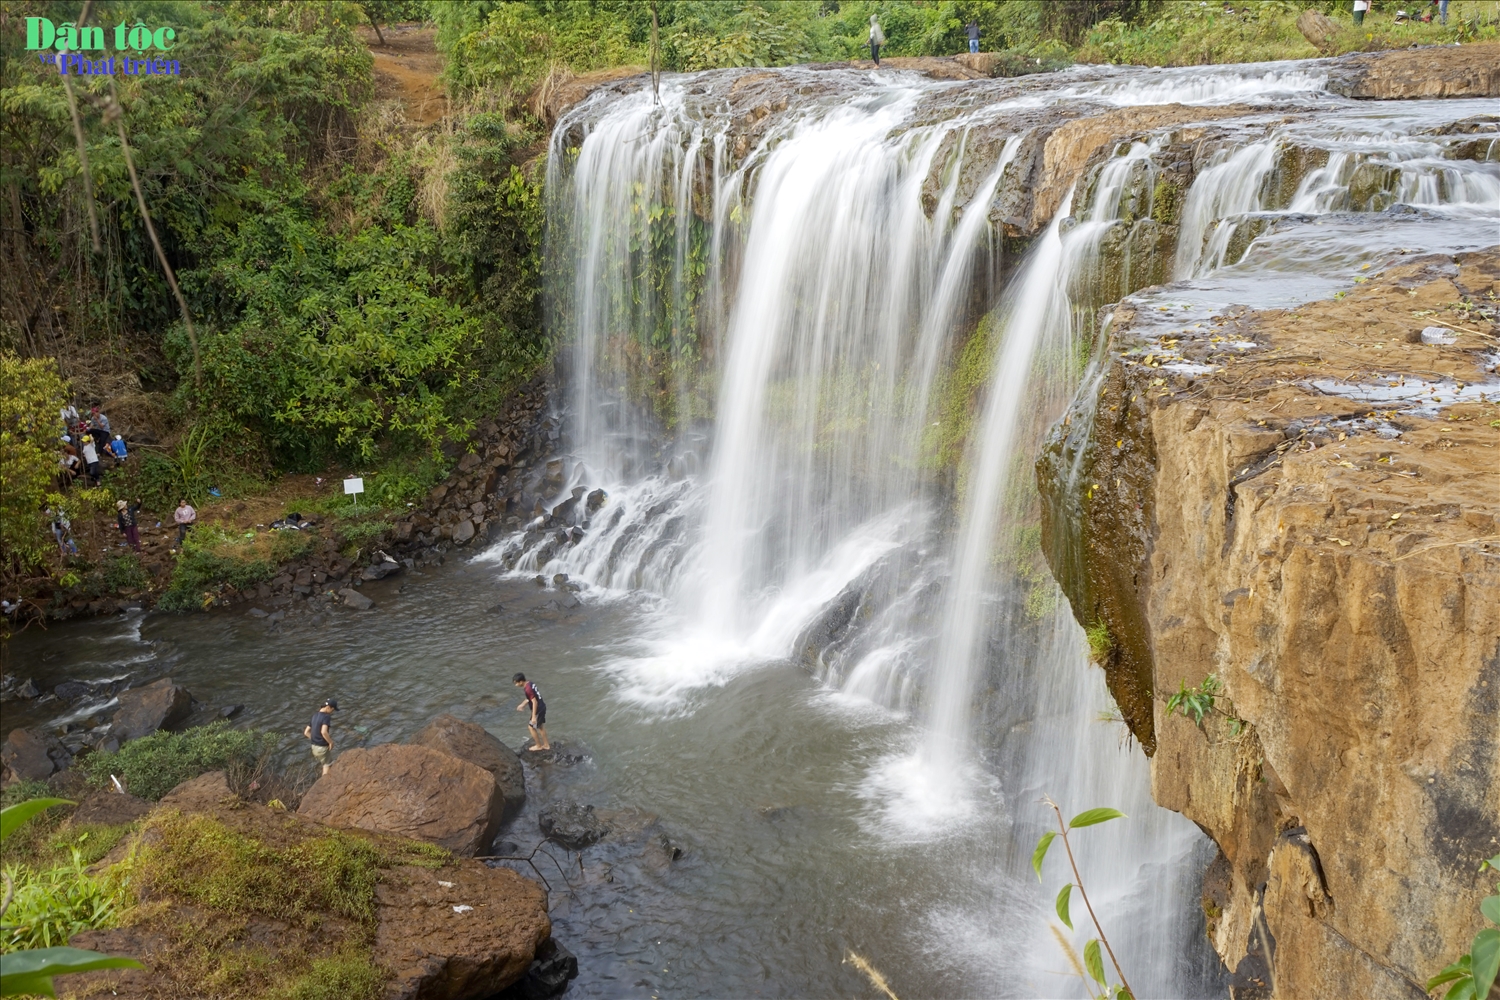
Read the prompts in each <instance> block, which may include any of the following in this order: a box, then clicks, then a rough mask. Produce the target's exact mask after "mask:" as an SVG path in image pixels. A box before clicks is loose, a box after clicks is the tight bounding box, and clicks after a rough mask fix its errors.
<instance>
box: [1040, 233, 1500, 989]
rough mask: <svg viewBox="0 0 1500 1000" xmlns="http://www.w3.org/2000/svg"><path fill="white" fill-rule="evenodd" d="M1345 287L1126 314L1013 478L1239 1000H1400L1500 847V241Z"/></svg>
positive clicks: (1457, 945)
mask: <svg viewBox="0 0 1500 1000" xmlns="http://www.w3.org/2000/svg"><path fill="white" fill-rule="evenodd" d="M1351 279H1352V280H1351V281H1350V286H1349V288H1348V289H1347V290H1346V291H1341V292H1339V293H1338V294H1337V295H1336V297H1335V298H1333V299H1329V300H1325V301H1319V302H1312V303H1308V304H1304V305H1302V306H1299V307H1296V308H1293V309H1275V310H1265V311H1245V310H1241V311H1239V312H1237V313H1232V314H1226V315H1218V316H1212V317H1207V316H1205V317H1203V318H1202V319H1201V320H1199V321H1197V322H1180V321H1174V320H1173V318H1172V313H1173V311H1174V309H1177V308H1179V307H1178V306H1176V305H1174V304H1173V303H1172V301H1171V300H1170V290H1166V291H1162V292H1160V293H1157V294H1155V295H1147V296H1141V297H1138V298H1137V299H1135V300H1128V301H1127V302H1126V303H1124V304H1122V305H1121V306H1120V307H1119V309H1118V310H1117V311H1116V313H1115V315H1114V318H1113V323H1112V325H1111V327H1110V329H1109V331H1108V333H1107V336H1106V338H1105V339H1106V340H1107V346H1106V347H1105V348H1104V350H1105V354H1104V355H1103V356H1102V357H1101V359H1100V367H1099V368H1098V369H1097V371H1096V373H1095V377H1094V378H1093V380H1092V381H1091V382H1088V383H1086V386H1085V390H1084V391H1083V392H1082V393H1080V397H1079V399H1078V400H1077V402H1076V403H1075V405H1074V406H1073V408H1072V410H1071V411H1070V412H1069V414H1068V416H1067V417H1066V418H1065V419H1064V420H1063V421H1062V422H1060V423H1059V424H1058V425H1057V426H1056V427H1055V428H1054V432H1053V434H1052V437H1051V439H1050V441H1049V443H1048V446H1047V449H1046V451H1045V453H1044V454H1043V456H1042V458H1041V459H1040V461H1039V463H1038V467H1037V469H1038V481H1039V485H1040V487H1041V491H1042V494H1043V500H1044V507H1045V519H1044V547H1045V548H1046V550H1047V554H1048V558H1049V560H1050V561H1051V564H1052V567H1053V570H1054V572H1055V574H1056V576H1057V578H1058V579H1059V581H1060V582H1061V583H1062V585H1063V588H1064V590H1065V591H1066V593H1067V595H1068V598H1069V599H1070V601H1071V602H1072V606H1073V610H1074V613H1075V616H1076V617H1077V618H1078V620H1079V621H1080V622H1081V623H1083V624H1084V625H1085V626H1093V627H1094V629H1095V634H1096V635H1098V634H1100V628H1099V626H1101V625H1102V626H1105V627H1107V629H1108V633H1109V636H1110V640H1111V642H1110V648H1109V652H1108V653H1107V654H1106V656H1105V658H1104V659H1105V668H1106V672H1107V675H1108V680H1109V686H1110V689H1111V691H1112V693H1113V694H1114V695H1115V697H1116V699H1117V701H1118V703H1119V705H1120V708H1121V713H1122V715H1123V717H1124V718H1125V719H1126V720H1127V722H1128V724H1129V725H1130V727H1131V729H1132V731H1133V733H1134V735H1135V736H1136V737H1137V738H1138V739H1139V740H1140V741H1141V743H1142V744H1143V746H1144V747H1145V748H1146V749H1147V751H1148V752H1150V753H1152V754H1153V758H1152V791H1153V795H1154V797H1155V799H1156V801H1157V802H1159V803H1160V804H1161V805H1163V806H1166V807H1167V808H1170V809H1175V810H1177V811H1179V812H1182V813H1183V814H1184V815H1186V816H1188V817H1189V818H1191V819H1193V820H1194V821H1195V822H1197V823H1198V824H1199V825H1200V826H1201V827H1202V828H1203V829H1204V830H1205V831H1207V832H1208V833H1209V835H1210V836H1212V837H1213V839H1214V840H1215V842H1216V843H1217V844H1218V845H1219V848H1220V851H1221V857H1220V859H1219V860H1218V861H1217V862H1216V863H1215V864H1214V866H1213V867H1211V869H1210V871H1209V875H1208V879H1207V881H1206V885H1205V895H1204V909H1205V913H1206V916H1207V918H1208V931H1209V935H1210V937H1211V938H1212V940H1213V943H1214V946H1215V948H1216V949H1217V950H1218V951H1219V954H1220V955H1221V956H1223V958H1224V959H1225V961H1226V963H1227V964H1228V965H1229V967H1230V968H1231V969H1234V970H1237V977H1236V995H1238V996H1262V995H1275V996H1281V997H1311V996H1322V995H1327V992H1326V991H1327V990H1328V989H1329V984H1333V983H1338V984H1342V988H1341V992H1343V993H1344V995H1348V996H1360V997H1370V998H1396V997H1402V998H1413V1000H1414V998H1418V997H1422V996H1424V995H1425V992H1424V990H1423V989H1422V984H1423V983H1424V982H1425V981H1426V979H1427V978H1428V977H1429V976H1431V975H1433V974H1434V973H1435V972H1437V971H1438V970H1439V969H1440V968H1442V967H1443V966H1444V965H1446V964H1447V963H1448V962H1450V961H1452V960H1453V959H1454V958H1456V957H1457V956H1458V955H1459V954H1460V953H1462V952H1464V951H1465V950H1466V948H1467V942H1468V940H1469V938H1470V937H1471V936H1472V935H1473V934H1474V932H1475V931H1477V930H1478V929H1479V926H1480V923H1481V917H1480V915H1479V912H1478V909H1477V905H1476V904H1477V900H1478V898H1479V897H1480V896H1481V895H1482V894H1483V892H1482V890H1483V889H1484V888H1486V886H1484V885H1483V884H1482V881H1483V880H1482V879H1481V877H1480V875H1479V870H1478V866H1479V863H1480V861H1481V860H1482V859H1484V858H1488V857H1490V856H1492V855H1494V854H1495V853H1496V851H1497V850H1500V533H1497V519H1500V419H1497V418H1500V379H1497V378H1496V374H1495V367H1496V358H1495V355H1494V351H1495V344H1496V334H1497V333H1500V326H1497V323H1496V318H1497V310H1496V300H1497V295H1500V250H1497V249H1494V248H1492V249H1490V250H1487V251H1484V252H1479V253H1467V254H1458V255H1455V256H1449V255H1428V256H1423V257H1418V258H1415V259H1408V260H1406V261H1403V262H1400V263H1398V264H1396V265H1394V266H1391V267H1389V268H1387V269H1386V270H1385V271H1384V272H1383V273H1374V272H1371V271H1365V272H1363V273H1356V274H1354V275H1351ZM1188 318H1189V319H1192V317H1188ZM1207 678H1214V679H1215V680H1216V681H1217V683H1218V688H1217V690H1215V688H1214V682H1213V681H1208V683H1207V684H1205V680H1206V679H1207ZM1183 690H1187V691H1188V692H1199V693H1204V692H1206V693H1207V694H1209V695H1211V696H1212V705H1211V708H1209V710H1208V712H1207V714H1206V715H1205V716H1204V717H1203V718H1202V721H1201V722H1198V721H1197V720H1195V719H1194V718H1193V717H1192V715H1191V714H1189V713H1187V712H1184V711H1183V710H1181V709H1180V708H1179V709H1177V710H1175V711H1169V710H1168V699H1169V698H1170V696H1171V695H1172V694H1174V693H1177V692H1180V691H1183ZM1199 704H1200V705H1201V704H1203V700H1202V699H1200V701H1199ZM1268 991H1271V992H1268Z"/></svg>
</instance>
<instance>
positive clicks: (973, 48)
mask: <svg viewBox="0 0 1500 1000" xmlns="http://www.w3.org/2000/svg"><path fill="white" fill-rule="evenodd" d="M964 33H965V34H967V35H968V36H969V51H970V52H978V51H979V20H978V18H970V19H969V23H968V24H966V25H964Z"/></svg>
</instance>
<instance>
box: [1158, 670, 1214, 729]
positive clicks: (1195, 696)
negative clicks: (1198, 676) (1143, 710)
mask: <svg viewBox="0 0 1500 1000" xmlns="http://www.w3.org/2000/svg"><path fill="white" fill-rule="evenodd" d="M1222 687H1223V686H1222V685H1221V684H1220V683H1219V679H1218V678H1217V677H1215V676H1214V675H1213V674H1209V675H1208V676H1207V677H1205V678H1203V680H1202V681H1200V682H1199V683H1198V686H1197V687H1193V688H1190V687H1188V686H1187V681H1179V682H1178V684H1177V690H1176V692H1174V693H1173V694H1171V695H1169V696H1168V697H1167V714H1168V715H1171V714H1172V713H1173V712H1181V713H1182V717H1183V718H1184V719H1186V718H1188V717H1189V716H1191V717H1192V720H1193V724H1194V725H1197V726H1202V725H1203V717H1204V716H1205V715H1207V714H1209V713H1210V712H1212V711H1213V710H1214V700H1215V699H1216V698H1217V697H1218V695H1219V692H1220V691H1221V690H1222Z"/></svg>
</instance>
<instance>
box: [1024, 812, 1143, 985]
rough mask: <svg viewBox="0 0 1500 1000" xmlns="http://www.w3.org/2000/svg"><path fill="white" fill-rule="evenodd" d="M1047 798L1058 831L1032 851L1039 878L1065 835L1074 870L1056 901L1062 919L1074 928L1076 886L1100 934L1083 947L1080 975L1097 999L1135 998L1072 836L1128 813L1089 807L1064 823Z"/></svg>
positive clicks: (1070, 953) (1072, 957)
mask: <svg viewBox="0 0 1500 1000" xmlns="http://www.w3.org/2000/svg"><path fill="white" fill-rule="evenodd" d="M1044 801H1045V802H1046V803H1047V805H1048V806H1050V807H1051V809H1052V812H1053V813H1054V814H1055V815H1056V816H1057V831H1056V832H1053V831H1051V830H1048V831H1047V832H1046V833H1044V834H1042V836H1041V839H1040V840H1038V841H1037V843H1036V850H1035V851H1033V852H1032V854H1031V867H1032V869H1033V870H1035V871H1036V878H1037V881H1038V882H1040V881H1041V880H1042V862H1043V861H1045V860H1046V858H1047V850H1048V849H1049V848H1050V847H1051V846H1052V842H1053V841H1054V840H1056V839H1057V838H1058V837H1059V836H1061V837H1062V842H1063V848H1064V849H1065V850H1066V851H1067V853H1068V867H1069V868H1070V869H1071V870H1072V872H1073V881H1071V882H1069V883H1067V884H1066V885H1064V886H1063V887H1062V888H1061V889H1060V890H1058V893H1057V901H1056V903H1055V904H1054V905H1055V908H1056V910H1057V916H1058V919H1060V920H1061V921H1062V922H1063V923H1064V924H1067V926H1068V930H1072V929H1073V918H1072V915H1071V913H1070V909H1069V907H1070V904H1071V902H1072V897H1073V890H1074V889H1077V890H1078V895H1079V898H1081V899H1082V900H1083V905H1084V908H1085V909H1087V910H1088V911H1089V919H1090V920H1091V921H1093V924H1094V930H1095V931H1097V932H1098V934H1099V936H1098V937H1097V938H1094V939H1093V940H1091V941H1089V943H1088V944H1086V945H1084V947H1083V968H1085V969H1086V970H1087V972H1088V974H1087V975H1086V976H1084V975H1080V977H1079V978H1081V979H1083V982H1084V986H1085V988H1086V989H1087V990H1088V991H1089V996H1090V997H1093V998H1094V1000H1134V997H1135V993H1134V992H1133V991H1132V990H1131V989H1130V983H1128V982H1127V981H1126V980H1125V973H1124V971H1122V970H1121V969H1120V962H1119V959H1117V958H1115V951H1114V949H1113V948H1111V947H1110V945H1109V939H1108V938H1107V937H1105V935H1104V928H1103V927H1101V926H1099V916H1098V914H1096V913H1095V912H1094V906H1093V904H1092V903H1090V902H1089V895H1088V892H1087V891H1086V890H1085V889H1084V887H1083V876H1082V875H1080V874H1079V872H1078V861H1077V860H1076V859H1075V858H1074V857H1073V844H1072V842H1071V841H1069V839H1068V834H1069V833H1072V832H1073V831H1074V830H1080V829H1082V828H1083V827H1086V826H1097V825H1098V824H1100V823H1107V822H1108V821H1110V820H1112V819H1124V818H1125V814H1124V813H1122V812H1120V810H1118V809H1109V808H1097V809H1086V810H1084V811H1083V812H1081V813H1079V814H1078V815H1077V816H1074V817H1073V818H1072V819H1071V820H1069V821H1068V822H1066V823H1064V822H1063V818H1062V809H1061V807H1059V806H1058V804H1057V803H1056V802H1053V801H1052V800H1051V799H1050V798H1049V799H1045V800H1044ZM1057 933H1058V935H1059V936H1058V941H1059V942H1060V943H1061V944H1062V945H1063V946H1064V947H1065V948H1066V949H1067V950H1068V957H1069V959H1070V960H1071V961H1072V962H1073V966H1074V968H1075V969H1076V968H1078V962H1077V956H1076V954H1074V953H1073V951H1072V946H1071V945H1069V944H1068V943H1067V939H1066V938H1063V937H1062V936H1061V932H1057ZM1101 945H1103V949H1104V952H1106V953H1107V954H1108V955H1109V961H1110V964H1111V965H1112V966H1114V970H1115V975H1117V976H1118V977H1119V978H1120V981H1119V982H1118V983H1110V982H1109V977H1108V976H1107V975H1105V972H1104V958H1103V956H1102V955H1101V954H1100V946H1101ZM1091 980H1092V981H1091Z"/></svg>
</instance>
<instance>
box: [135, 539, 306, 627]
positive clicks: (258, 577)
mask: <svg viewBox="0 0 1500 1000" xmlns="http://www.w3.org/2000/svg"><path fill="white" fill-rule="evenodd" d="M312 545H313V540H312V537H311V536H309V535H306V534H304V533H303V532H300V531H265V532H249V533H247V534H246V535H232V534H230V533H229V532H227V531H225V530H223V529H222V528H217V527H211V526H206V525H200V526H199V527H197V528H195V529H193V531H192V532H190V533H189V534H188V536H187V540H186V541H185V542H184V543H183V547H182V554H181V555H179V556H178V558H177V567H176V568H175V569H174V570H173V571H172V582H171V585H170V586H168V588H167V591H166V593H164V594H162V596H161V600H160V601H159V602H158V605H157V606H158V607H160V608H161V609H162V610H164V611H191V610H196V609H199V608H204V607H207V606H208V605H209V604H210V603H211V602H212V601H213V599H214V598H216V597H218V596H219V594H220V593H222V592H223V591H224V589H225V588H227V587H234V588H235V589H237V590H245V589H246V588H249V587H253V586H255V585H256V584H257V583H261V582H262V581H264V580H269V579H270V578H271V577H273V576H275V575H276V573H277V571H278V570H279V569H280V567H281V565H282V564H283V563H286V562H290V561H291V560H293V559H296V558H299V557H301V556H303V555H306V554H307V552H308V551H309V550H310V549H311V548H312Z"/></svg>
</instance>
